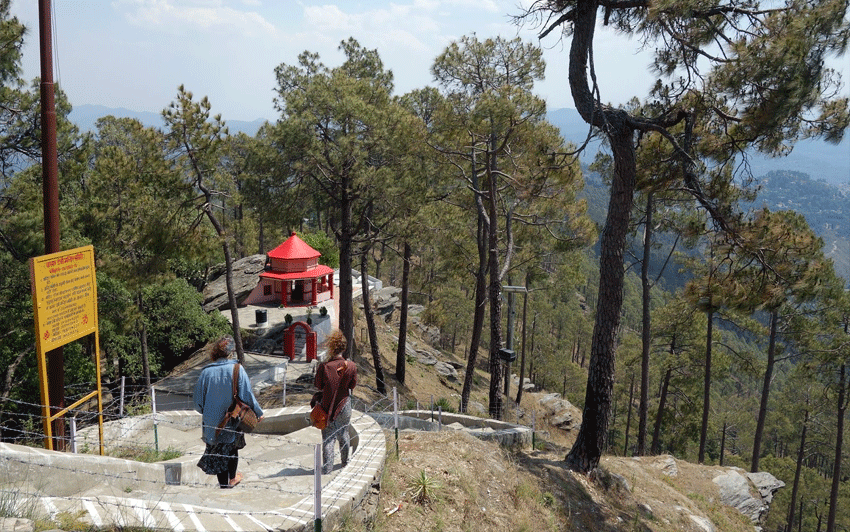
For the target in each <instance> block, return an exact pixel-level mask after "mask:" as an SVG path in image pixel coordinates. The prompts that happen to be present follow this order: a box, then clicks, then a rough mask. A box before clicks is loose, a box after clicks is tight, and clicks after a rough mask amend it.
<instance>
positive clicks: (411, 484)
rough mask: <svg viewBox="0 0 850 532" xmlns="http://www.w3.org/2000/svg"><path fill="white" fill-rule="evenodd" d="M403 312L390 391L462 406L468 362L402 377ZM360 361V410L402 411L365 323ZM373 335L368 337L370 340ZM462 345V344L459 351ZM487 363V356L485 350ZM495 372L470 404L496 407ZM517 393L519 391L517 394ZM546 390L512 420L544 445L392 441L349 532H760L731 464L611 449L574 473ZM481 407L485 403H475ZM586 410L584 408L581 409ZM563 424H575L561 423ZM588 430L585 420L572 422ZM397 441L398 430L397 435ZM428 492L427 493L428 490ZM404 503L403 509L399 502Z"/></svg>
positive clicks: (391, 340)
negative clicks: (729, 500) (724, 481)
mask: <svg viewBox="0 0 850 532" xmlns="http://www.w3.org/2000/svg"><path fill="white" fill-rule="evenodd" d="M396 316H397V312H396V313H392V314H390V315H389V319H384V318H383V317H380V316H377V323H378V337H379V344H380V353H381V361H382V364H383V369H384V376H385V381H386V384H387V389H388V390H390V397H391V390H392V388H393V387H396V389H397V390H398V394H399V403H400V405H401V407H402V408H405V407H412V406H414V405H415V403H416V402H417V401H418V402H419V404H420V405H422V407H423V408H427V407H428V406H429V405H430V403H431V400H432V398H433V400H434V401H435V402H440V403H441V404H443V405H446V407H447V408H452V405H455V406H454V408H456V405H457V404H458V402H459V397H460V392H461V387H462V380H461V379H462V375H463V371H460V372H459V374H460V378H459V379H458V380H452V379H451V378H447V377H444V376H440V375H438V374H437V373H436V372H435V371H434V370H433V366H430V365H425V364H422V363H417V362H415V359H414V358H413V357H411V356H410V355H408V358H407V360H408V366H407V378H406V382H405V384H404V385H400V384H399V383H398V382H397V381H396V380H395V378H394V365H395V346H396V345H397V332H398V329H397V323H396V322H395V320H394V318H395V317H396ZM410 329H411V331H410V336H411V337H410V338H409V341H408V349H409V351H410V350H416V349H420V348H427V349H429V350H430V351H432V352H438V350H437V349H436V348H434V347H429V346H427V343H426V342H425V341H424V340H423V337H428V336H429V335H433V331H429V330H428V329H427V328H426V327H424V326H422V325H421V324H419V323H418V321H415V322H414V323H413V324H411V327H410ZM355 331H356V333H357V335H358V337H357V338H356V339H355V340H356V353H355V356H354V360H355V362H356V363H357V364H358V371H359V375H360V377H359V379H360V385H359V386H358V388H357V389H356V390H355V392H356V393H355V401H356V405H357V407H358V408H359V409H363V410H366V411H376V410H380V411H392V405H391V400H388V399H387V398H385V397H382V396H380V395H379V394H377V392H376V391H375V390H374V388H375V370H374V366H373V363H372V358H371V354H370V352H369V345H368V341H367V334H366V325H365V321H364V320H362V319H360V320H359V321H358V322H357V324H356V327H355ZM364 342H365V343H364ZM458 350H461V349H460V348H459V349H458ZM438 356H439V357H440V358H441V359H442V360H443V361H445V362H447V363H449V364H450V365H460V366H462V365H463V360H460V359H458V357H457V356H455V355H454V354H452V353H448V352H445V351H439V354H438ZM479 358H480V359H482V360H486V354H484V353H482V356H481V357H479ZM487 389H488V379H487V374H486V372H485V371H484V369H483V367H482V368H478V370H477V375H476V379H475V386H474V389H473V393H472V398H471V401H472V402H473V403H479V404H480V405H486V404H487ZM279 392H280V391H279V390H278V389H274V388H271V389H267V390H266V391H265V393H264V395H263V397H264V398H265V401H268V402H269V404H270V405H272V404H274V403H275V401H278V402H279V401H280V395H281V394H280V393H279ZM514 393H515V392H512V395H513V394H514ZM311 394H312V387H311V386H310V385H309V384H305V385H304V386H303V387H300V388H296V389H294V390H292V389H290V390H288V392H287V404H297V403H300V402H307V401H309V397H310V395H311ZM547 396H551V394H547V393H546V392H545V391H539V392H534V393H524V394H523V399H522V404H521V405H519V406H518V407H517V405H515V404H512V405H511V407H510V408H509V409H508V413H507V415H506V418H507V419H506V420H507V421H512V422H514V421H518V422H519V423H522V424H525V425H531V423H532V419H533V420H534V422H535V426H536V428H537V443H536V445H535V448H534V449H520V450H516V449H514V450H507V449H503V448H500V447H499V446H498V445H497V444H494V443H492V442H485V441H480V440H477V439H475V438H473V437H471V436H469V435H468V434H466V433H464V432H462V431H456V430H450V429H448V428H447V429H446V430H444V431H442V432H439V433H434V432H402V433H401V434H400V435H399V441H398V456H396V454H395V442H394V441H390V442H389V446H390V447H391V449H390V450H391V452H390V453H389V456H390V458H389V460H388V462H387V464H386V467H385V471H384V476H383V478H382V479H381V482H380V486H377V485H376V486H374V487H373V493H372V495H371V496H370V497H369V498H368V499H367V501H366V502H365V503H364V504H363V505H361V507H360V508H359V509H358V510H357V511H356V512H355V514H353V515H350V516H348V518H347V519H346V520H345V521H344V523H343V524H342V525H341V526H340V528H338V530H346V531H350V532H355V531H358V532H359V531H366V530H374V531H414V530H416V531H419V530H443V531H455V530H457V531H479V530H480V531H482V532H483V531H488V532H489V531H493V530H500V531H501V530H504V531H520V530H529V531H530V530H535V531H538V530H551V531H561V530H588V531H589V530H594V531H615V530H641V531H653V532H667V531H673V530H676V531H683V530H684V531H697V532H704V531H711V530H723V531H724V532H738V531H741V532H744V531H747V532H751V531H752V530H753V529H754V525H753V523H752V522H751V521H750V519H749V518H747V517H745V516H744V515H743V514H741V513H740V512H739V511H738V510H736V509H733V508H731V507H729V506H726V505H725V504H722V503H721V502H720V498H721V497H720V491H719V488H718V485H717V484H716V483H715V482H714V479H715V478H716V477H717V476H718V475H720V474H721V473H723V472H728V471H730V470H732V468H721V467H718V466H699V465H694V464H690V463H687V462H682V461H679V460H675V459H673V458H672V457H670V456H657V457H644V458H640V459H636V458H624V457H615V456H606V457H604V458H603V460H602V467H601V468H600V469H599V470H598V473H597V474H596V475H594V476H592V477H591V478H588V477H585V476H583V475H577V474H575V473H573V472H572V471H569V470H567V469H566V468H565V467H564V465H563V459H564V456H565V455H566V453H567V452H568V450H569V448H570V446H571V445H572V443H573V440H574V438H575V434H574V433H575V431H576V430H577V429H576V428H572V430H565V429H562V428H558V427H556V426H553V425H550V424H549V423H548V421H549V420H548V419H546V418H545V414H544V411H545V409H544V408H543V407H542V406H541V400H542V399H543V398H544V397H547ZM471 413H474V412H471ZM577 415H578V414H577ZM561 426H564V424H563V423H562V424H561ZM569 426H570V427H577V426H578V423H573V424H569ZM388 435H389V437H390V440H393V437H392V436H393V435H392V434H389V433H388ZM423 494H426V495H427V496H423ZM393 510H395V511H393Z"/></svg>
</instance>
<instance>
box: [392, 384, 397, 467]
mask: <svg viewBox="0 0 850 532" xmlns="http://www.w3.org/2000/svg"><path fill="white" fill-rule="evenodd" d="M393 422H394V426H395V457H396V458H398V389H397V388H396V387H395V386H393Z"/></svg>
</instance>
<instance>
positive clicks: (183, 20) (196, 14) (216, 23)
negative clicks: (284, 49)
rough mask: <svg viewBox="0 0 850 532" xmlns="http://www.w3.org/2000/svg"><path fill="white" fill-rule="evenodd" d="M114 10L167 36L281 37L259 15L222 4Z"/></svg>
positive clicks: (198, 0) (167, 0)
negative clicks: (200, 33) (225, 35)
mask: <svg viewBox="0 0 850 532" xmlns="http://www.w3.org/2000/svg"><path fill="white" fill-rule="evenodd" d="M243 3H245V4H247V3H248V2H244V1H243ZM113 7H115V8H116V9H117V10H119V11H121V12H123V15H124V17H125V19H126V20H127V22H129V23H130V24H131V25H133V26H138V27H142V28H147V29H158V30H160V31H164V32H167V33H185V32H186V31H202V32H206V33H224V34H230V35H233V36H240V37H249V38H253V37H259V36H272V37H273V36H275V35H276V34H277V30H276V28H275V27H274V25H273V24H271V23H270V22H268V21H267V20H266V19H265V18H263V17H262V16H261V15H260V14H259V13H257V12H256V11H243V10H239V9H234V8H232V7H229V6H227V5H225V4H224V2H222V1H221V0H193V1H191V2H185V1H184V2H177V1H174V0H118V1H117V2H113Z"/></svg>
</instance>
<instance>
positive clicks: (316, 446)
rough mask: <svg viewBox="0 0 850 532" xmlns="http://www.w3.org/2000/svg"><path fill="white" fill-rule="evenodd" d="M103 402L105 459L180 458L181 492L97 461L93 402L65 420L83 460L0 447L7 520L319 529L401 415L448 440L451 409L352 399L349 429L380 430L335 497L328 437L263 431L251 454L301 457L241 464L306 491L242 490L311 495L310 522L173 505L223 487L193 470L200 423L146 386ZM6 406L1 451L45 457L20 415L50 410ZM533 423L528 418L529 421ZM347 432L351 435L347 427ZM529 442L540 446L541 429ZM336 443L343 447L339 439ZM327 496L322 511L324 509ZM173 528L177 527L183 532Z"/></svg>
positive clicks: (157, 476)
mask: <svg viewBox="0 0 850 532" xmlns="http://www.w3.org/2000/svg"><path fill="white" fill-rule="evenodd" d="M78 388H79V389H78V390H77V389H75V388H70V389H69V390H68V393H67V395H66V398H67V400H68V402H69V403H70V402H73V401H75V400H76V399H75V397H83V396H84V395H86V394H87V393H88V390H90V389H91V387H90V386H88V385H81V386H79V387H78ZM79 390H82V391H79ZM284 393H285V392H284ZM103 397H104V398H105V399H104V402H103V420H104V426H105V429H104V447H105V448H106V450H107V452H106V454H108V455H112V456H116V455H117V456H119V457H120V456H122V455H121V454H120V450H121V449H140V448H143V449H144V448H150V447H151V446H153V447H155V450H156V453H155V454H154V457H155V459H157V460H160V461H161V460H163V459H164V457H163V455H162V454H160V453H161V452H169V451H171V452H174V453H178V454H179V457H173V458H171V459H170V461H172V462H174V461H175V460H176V461H179V462H180V463H182V464H186V467H184V468H183V472H184V473H183V474H182V476H181V478H180V479H179V481H178V482H177V483H175V482H174V481H173V479H169V477H168V475H167V474H165V475H163V474H162V471H163V465H162V463H161V462H160V463H158V464H147V463H143V462H138V461H132V460H126V461H124V462H122V466H121V467H118V468H116V467H114V466H113V467H104V466H102V465H101V464H99V463H97V461H96V460H97V459H99V458H100V457H97V456H94V453H97V450H98V448H99V446H98V445H97V443H98V440H99V437H98V431H97V416H98V412H97V403H96V400H92V401H90V402H87V403H84V404H82V405H80V406H79V407H77V408H75V409H72V410H70V411H69V412H68V414H67V415H66V418H67V419H70V420H73V423H72V428H73V430H72V431H71V434H70V435H69V436H68V438H73V441H72V442H69V443H70V445H69V447H70V448H71V449H74V450H76V451H78V452H79V454H76V455H75V454H72V453H56V454H58V455H61V456H62V457H63V459H56V458H55V456H56V454H54V455H50V458H49V459H48V458H45V456H47V455H46V454H45V453H24V452H17V451H14V452H13V450H12V449H11V448H10V447H9V446H4V447H2V448H3V452H2V453H0V471H2V472H3V473H5V474H0V478H4V479H7V480H6V481H0V515H3V514H4V513H6V514H7V515H10V514H14V513H15V511H14V510H15V508H11V509H10V508H8V506H10V504H11V506H13V507H14V506H18V507H21V506H22V505H28V504H29V505H31V504H32V502H31V501H32V500H34V498H38V500H39V501H40V504H41V505H43V506H44V510H46V512H47V513H48V514H49V515H50V516H55V515H56V514H57V513H60V512H61V511H62V508H64V507H71V506H73V507H76V508H82V509H85V510H87V511H88V513H89V514H90V515H92V516H99V517H92V520H93V522H94V523H95V524H96V525H97V524H98V521H101V522H103V523H104V524H105V523H106V522H107V517H106V515H107V514H108V515H111V516H112V517H111V518H109V519H108V520H111V521H112V522H114V523H115V524H118V525H121V524H122V523H123V524H124V525H129V524H131V522H132V523H135V524H139V523H141V524H142V525H143V526H151V521H157V523H156V524H157V526H159V525H161V524H162V522H161V521H162V520H165V521H164V522H167V523H168V524H169V527H170V528H173V529H177V530H179V529H183V528H186V527H188V528H194V529H204V528H205V526H202V525H201V523H200V521H199V522H195V520H198V519H201V520H203V519H205V518H212V517H215V518H221V519H225V520H226V519H234V518H235V516H238V517H239V519H243V520H244V519H248V520H249V521H250V522H252V523H254V525H256V526H259V527H260V528H266V529H270V528H275V527H279V524H274V523H271V521H274V522H275V523H277V522H278V521H280V520H290V521H292V522H297V523H302V524H303V523H308V522H310V521H318V522H321V519H322V509H323V508H324V509H328V508H340V507H343V506H344V505H345V504H347V502H348V499H350V497H351V495H350V492H351V490H353V489H355V488H356V489H361V488H362V483H363V479H362V478H359V477H358V475H357V471H358V468H363V467H365V465H366V464H369V463H372V462H373V461H374V460H375V459H376V457H377V455H378V453H387V452H395V453H396V454H397V453H398V432H399V410H400V409H406V410H417V411H419V414H420V418H422V419H423V420H425V421H427V422H428V423H430V424H429V425H427V426H423V425H409V426H406V427H405V429H406V430H422V431H433V430H441V429H442V428H443V416H444V414H447V413H448V412H444V411H443V406H446V404H447V403H448V401H447V400H445V399H444V398H436V399H435V398H433V397H431V398H430V401H429V403H428V404H425V405H421V404H420V403H418V402H417V401H416V400H415V399H410V398H404V397H399V396H398V394H397V393H396V390H395V389H393V393H392V394H391V395H387V396H383V397H379V398H378V399H377V400H375V401H370V402H367V401H365V400H364V399H362V398H360V397H357V396H356V395H355V396H352V397H351V402H352V409H353V413H354V415H353V416H352V420H351V425H352V426H358V425H363V426H366V425H369V424H371V425H372V426H374V425H375V423H376V421H377V425H379V428H378V429H377V430H372V431H368V430H366V431H362V432H358V433H357V434H356V436H357V447H356V450H355V449H352V452H351V454H350V461H349V464H348V465H347V466H346V467H345V468H344V469H341V470H339V471H338V472H337V473H336V474H335V475H334V477H333V479H332V480H331V481H330V482H331V483H332V484H333V489H332V490H330V491H326V490H323V489H322V476H321V474H320V473H318V472H319V471H320V470H321V453H320V447H321V441H322V437H321V436H319V435H318V434H317V432H316V431H303V430H295V431H293V432H289V433H285V434H284V433H281V434H271V433H262V431H258V432H257V433H254V434H252V435H251V436H250V437H249V444H248V445H249V448H248V449H246V450H245V451H249V450H251V451H254V450H260V449H263V450H266V451H268V450H269V449H287V450H288V451H289V454H292V452H293V451H292V450H293V449H297V450H298V451H297V452H296V456H295V457H294V458H281V457H280V454H283V453H279V454H278V455H277V456H275V455H274V453H269V452H240V456H239V460H240V462H241V463H242V464H243V465H244V464H247V465H248V467H249V469H250V470H255V471H267V472H274V471H278V472H279V473H278V474H277V476H279V477H284V476H286V475H287V474H289V475H291V476H293V477H298V481H297V482H286V481H283V480H281V479H278V480H276V481H274V482H244V483H242V484H241V485H240V486H239V489H240V490H241V491H245V492H246V493H253V494H255V495H256V497H257V499H258V500H277V501H290V502H293V503H295V502H303V501H304V500H305V499H307V498H309V496H310V495H311V494H312V495H313V496H314V498H315V500H314V502H313V506H314V511H315V513H314V515H312V516H310V515H305V509H304V507H303V504H301V505H300V506H299V505H298V504H295V505H293V506H286V507H280V508H274V509H265V510H263V509H251V511H250V512H248V511H242V510H234V509H227V510H223V509H221V508H209V507H206V506H204V505H198V504H194V505H188V504H181V505H173V504H171V503H170V502H169V500H180V497H179V496H178V497H176V498H174V497H173V496H172V495H179V494H183V493H185V492H186V490H193V489H194V490H198V489H204V490H209V489H210V488H217V487H218V484H217V480H216V477H215V475H212V476H207V475H203V474H202V472H201V471H200V470H199V469H198V468H196V467H194V464H196V463H197V461H198V460H200V459H201V457H202V456H203V454H204V451H205V448H206V446H205V445H204V444H203V443H202V442H201V440H200V435H201V428H202V427H201V417H200V415H194V414H193V415H191V416H189V415H184V416H176V415H171V414H169V413H166V412H156V394H155V393H153V392H152V390H151V389H150V388H147V387H144V386H126V385H121V384H119V385H117V386H114V387H112V388H108V389H107V388H104V390H103ZM284 401H285V399H284ZM6 404H7V405H11V406H12V407H13V408H12V409H9V410H5V409H4V410H3V411H0V418H2V419H3V423H2V425H0V431H2V432H1V433H0V435H2V441H5V442H8V443H18V444H23V445H27V446H32V447H41V446H42V444H43V440H44V431H43V418H42V416H41V415H37V414H32V413H28V414H22V413H20V411H29V412H33V411H36V412H41V411H42V410H41V409H42V405H40V404H37V403H28V402H24V401H20V400H13V399H7V400H6ZM301 406H302V407H303V408H301V409H300V410H299V409H296V410H299V412H298V413H297V414H294V415H295V417H298V416H300V417H301V418H302V419H301V422H300V423H296V424H295V426H296V427H300V428H306V427H308V426H309V419H308V418H309V411H308V409H307V408H306V406H304V405H301ZM523 416H525V414H524V413H521V412H520V411H519V409H516V412H515V417H516V418H521V417H523ZM528 417H529V416H526V419H527V418H528ZM529 421H532V420H529ZM417 427H419V428H417ZM341 430H347V427H344V428H343V429H341ZM531 434H532V437H533V434H534V427H533V421H532V427H531ZM330 436H331V437H332V438H334V439H335V436H336V435H335V434H332V435H330ZM532 445H533V443H532ZM0 446H2V444H0ZM161 448H164V449H165V451H162V449H161ZM298 453H300V454H298ZM312 454H314V455H315V456H314V458H312V459H311V458H310V456H309V455H312ZM166 456H168V455H166ZM85 457H89V458H85ZM80 459H85V460H89V459H91V460H94V462H91V463H89V464H87V466H85V465H86V464H81V463H80ZM381 463H383V454H381ZM305 464H310V466H305ZM311 476H312V477H313V478H314V482H313V485H311V484H310V483H309V482H305V480H306V479H307V478H309V477H311ZM57 478H70V479H74V481H73V482H74V483H75V485H76V486H77V487H79V490H78V491H76V492H73V493H59V492H51V490H50V489H49V488H51V486H49V484H50V479H57ZM32 479H48V480H47V482H46V484H43V485H42V486H41V487H39V485H38V482H36V483H33V482H31V480H32ZM25 480H26V481H25ZM42 482H44V480H42ZM90 485H91V486H95V485H96V486H109V487H110V488H109V489H104V488H101V489H100V490H97V495H91V494H89V493H87V490H86V489H84V488H86V487H88V486H90ZM65 491H67V489H66V490H65ZM134 492H137V493H138V492H142V493H160V494H162V495H161V498H160V499H157V500H150V501H147V502H140V501H139V499H134V498H133V497H132V494H133V493H134ZM207 493H208V492H207ZM323 493H324V494H325V500H324V501H322V494H323ZM166 494H167V496H166ZM166 499H169V500H166ZM9 501H14V503H10V502H9ZM358 502H359V501H358ZM4 503H5V504H4ZM4 506H6V508H4ZM175 506H177V507H176V508H175ZM10 510H12V511H11V512H10ZM181 512H182V513H181ZM17 513H21V508H18V510H17ZM125 514H126V515H125ZM156 516H159V517H156ZM205 516H206V517H205ZM131 518H132V519H131ZM175 519H176V521H174V520H175ZM255 521H256V522H255ZM175 523H176V524H177V525H178V526H175ZM233 525H234V528H235V529H238V528H240V527H242V528H244V525H239V524H237V523H233ZM206 528H208V527H206Z"/></svg>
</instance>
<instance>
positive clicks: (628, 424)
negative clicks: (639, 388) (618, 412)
mask: <svg viewBox="0 0 850 532" xmlns="http://www.w3.org/2000/svg"><path fill="white" fill-rule="evenodd" d="M634 397H635V376H634V375H632V383H631V384H630V385H629V413H628V415H627V416H626V436H625V443H623V456H629V429H630V428H631V425H632V401H634Z"/></svg>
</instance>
